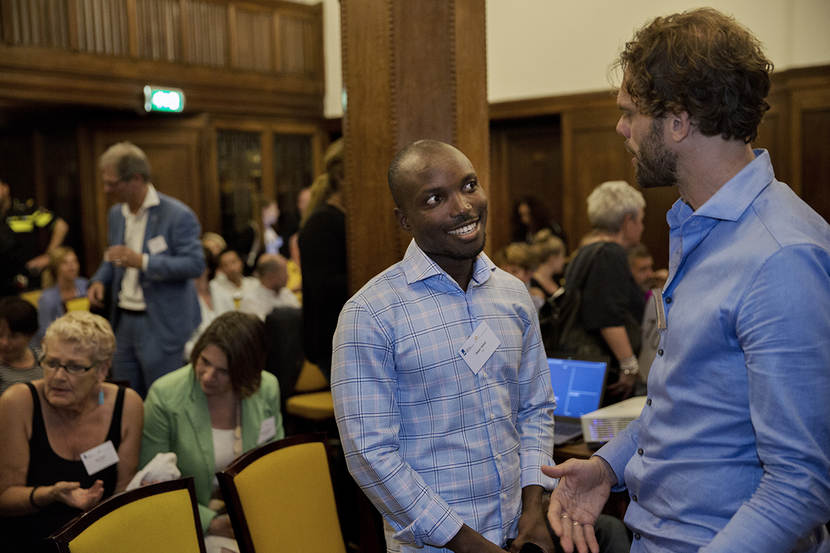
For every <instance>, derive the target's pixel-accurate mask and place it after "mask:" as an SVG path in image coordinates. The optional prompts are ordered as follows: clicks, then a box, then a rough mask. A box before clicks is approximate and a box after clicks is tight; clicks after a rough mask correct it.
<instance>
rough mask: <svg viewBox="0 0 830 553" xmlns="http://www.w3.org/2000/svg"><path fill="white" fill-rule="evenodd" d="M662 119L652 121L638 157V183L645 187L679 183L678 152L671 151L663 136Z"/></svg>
mask: <svg viewBox="0 0 830 553" xmlns="http://www.w3.org/2000/svg"><path fill="white" fill-rule="evenodd" d="M661 126H662V119H654V120H653V121H652V122H651V131H650V132H649V134H648V136H646V138H645V140H643V143H642V144H640V151H639V153H637V154H636V158H637V183H638V184H639V185H640V186H641V187H643V188H658V187H663V186H674V185H675V184H677V154H676V153H674V152H672V151H669V149H668V148H666V145H665V144H664V143H663V141H662V138H661V136H660V135H661V132H662V129H661Z"/></svg>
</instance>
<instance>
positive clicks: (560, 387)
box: [548, 358, 606, 418]
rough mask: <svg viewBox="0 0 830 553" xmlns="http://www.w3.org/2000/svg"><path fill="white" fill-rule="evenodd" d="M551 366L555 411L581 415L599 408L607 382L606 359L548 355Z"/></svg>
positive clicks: (575, 416)
mask: <svg viewBox="0 0 830 553" xmlns="http://www.w3.org/2000/svg"><path fill="white" fill-rule="evenodd" d="M548 367H549V368H550V381H551V384H552V385H553V395H554V397H555V398H556V409H555V410H554V412H553V414H554V415H556V416H562V417H574V418H579V417H580V416H581V415H584V414H585V413H590V412H591V411H596V410H597V409H599V406H600V402H601V401H602V390H603V387H604V385H605V370H606V364H605V363H604V362H601V361H581V360H578V359H554V358H548Z"/></svg>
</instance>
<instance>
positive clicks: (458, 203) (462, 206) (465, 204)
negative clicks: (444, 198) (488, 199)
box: [450, 193, 473, 217]
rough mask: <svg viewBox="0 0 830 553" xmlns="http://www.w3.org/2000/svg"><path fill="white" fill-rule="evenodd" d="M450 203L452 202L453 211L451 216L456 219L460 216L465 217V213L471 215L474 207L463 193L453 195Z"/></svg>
mask: <svg viewBox="0 0 830 553" xmlns="http://www.w3.org/2000/svg"><path fill="white" fill-rule="evenodd" d="M450 201H451V202H452V203H451V205H450V207H451V209H452V212H451V214H452V215H453V216H454V217H455V216H458V215H464V214H465V213H469V211H470V210H471V209H472V207H473V206H472V204H471V203H470V200H469V198H467V197H466V196H465V195H464V194H461V193H458V194H453V195H452V197H451V199H450Z"/></svg>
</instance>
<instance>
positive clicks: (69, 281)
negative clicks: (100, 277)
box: [37, 246, 87, 342]
mask: <svg viewBox="0 0 830 553" xmlns="http://www.w3.org/2000/svg"><path fill="white" fill-rule="evenodd" d="M80 267H81V266H80V265H79V264H78V256H76V255H75V250H73V249H72V248H67V247H64V246H61V247H59V248H55V249H54V250H52V251H51V252H49V272H51V273H52V278H53V279H54V282H55V285H54V286H52V287H51V288H47V289H45V290H44V291H43V293H42V294H41V295H40V299H39V300H38V302H37V312H38V322H39V324H40V330H38V342H39V341H40V340H41V339H43V333H44V332H46V328H47V327H48V326H49V325H50V324H52V321H54V320H55V319H57V318H58V317H60V316H61V315H63V314H64V313H66V302H68V301H69V300H72V299H75V298H85V297H86V286H87V280H86V279H85V278H80V277H79V276H78V274H79V272H80Z"/></svg>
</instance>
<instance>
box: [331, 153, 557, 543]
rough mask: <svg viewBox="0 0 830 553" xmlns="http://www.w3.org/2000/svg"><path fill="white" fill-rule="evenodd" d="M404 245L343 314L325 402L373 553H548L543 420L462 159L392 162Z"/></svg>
mask: <svg viewBox="0 0 830 553" xmlns="http://www.w3.org/2000/svg"><path fill="white" fill-rule="evenodd" d="M389 186H390V189H391V192H392V196H393V198H394V200H395V204H396V205H397V208H396V209H395V214H396V216H397V218H398V221H399V223H400V225H401V227H403V228H404V229H405V230H407V231H408V232H410V233H411V234H412V236H413V238H414V240H413V241H412V242H411V243H410V245H409V248H408V249H407V251H406V254H405V256H404V258H403V260H402V261H400V262H399V263H396V264H395V265H393V266H392V267H390V268H389V269H387V270H386V271H384V272H383V273H381V274H379V275H377V276H376V277H374V278H373V279H372V280H371V281H369V282H368V283H367V284H366V285H365V286H364V287H363V288H362V289H361V290H360V291H359V292H358V293H357V294H355V296H354V297H352V298H351V299H350V300H349V301H348V302H347V303H346V305H345V306H344V308H343V311H342V312H341V314H340V319H339V323H338V326H337V331H336V333H335V336H334V353H333V357H332V368H333V369H332V386H331V387H332V393H333V395H334V408H335V415H336V417H337V425H338V427H339V430H340V436H341V439H342V443H343V448H344V450H345V453H346V460H347V463H348V466H349V470H350V472H351V473H352V475H353V476H354V478H355V480H356V481H357V482H358V484H359V485H360V486H361V488H362V489H363V491H364V492H365V493H366V494H367V496H368V497H369V498H370V499H371V500H372V502H373V503H374V504H375V506H376V507H377V508H378V510H380V512H381V513H382V514H383V516H384V519H385V524H386V536H387V537H386V541H387V548H388V550H389V551H401V552H411V551H445V550H452V551H456V552H459V551H476V552H496V551H503V549H502V546H504V545H505V544H507V543H508V542H509V541H510V540H511V539H512V540H513V541H512V544H511V546H510V551H518V550H519V549H520V547H521V546H522V545H523V544H524V543H526V542H532V543H535V544H538V545H539V546H540V547H541V548H542V550H544V551H546V552H549V553H552V552H553V550H554V546H553V543H552V539H551V536H550V534H549V532H548V530H547V527H546V525H545V521H544V517H543V513H542V507H541V500H542V492H543V490H544V489H551V488H552V487H553V484H554V481H553V480H551V479H549V478H548V477H546V476H544V475H543V474H542V472H541V470H540V467H541V466H542V465H545V464H548V463H551V462H552V459H551V454H552V452H553V408H554V400H553V393H552V390H551V384H550V377H549V373H548V368H547V363H546V359H545V353H544V350H543V347H542V344H541V340H540V335H539V325H538V322H537V317H536V310H535V308H534V306H533V302H532V300H531V298H530V295H529V294H528V292H527V289H526V288H525V286H524V285H523V284H522V283H521V282H520V281H519V280H518V279H516V278H514V277H512V276H510V275H509V274H507V273H505V272H504V271H502V270H501V269H498V268H497V267H496V266H495V265H493V263H492V261H490V259H489V258H488V257H487V256H486V255H484V254H483V253H482V249H483V248H484V241H485V225H486V221H487V197H486V195H485V193H484V190H483V189H482V188H481V186H480V185H479V183H478V179H477V177H476V173H475V170H474V169H473V166H472V164H471V163H470V160H469V159H467V157H466V156H465V155H464V154H463V153H461V152H460V151H459V150H457V149H456V148H454V147H452V146H450V145H448V144H444V143H442V142H437V141H432V140H422V141H418V142H415V143H413V144H410V145H409V146H407V147H406V148H404V149H403V150H402V151H401V152H399V153H398V155H397V156H396V157H395V159H394V160H393V161H392V164H391V167H390V169H389Z"/></svg>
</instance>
